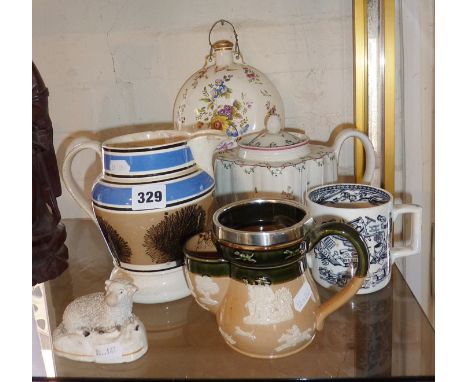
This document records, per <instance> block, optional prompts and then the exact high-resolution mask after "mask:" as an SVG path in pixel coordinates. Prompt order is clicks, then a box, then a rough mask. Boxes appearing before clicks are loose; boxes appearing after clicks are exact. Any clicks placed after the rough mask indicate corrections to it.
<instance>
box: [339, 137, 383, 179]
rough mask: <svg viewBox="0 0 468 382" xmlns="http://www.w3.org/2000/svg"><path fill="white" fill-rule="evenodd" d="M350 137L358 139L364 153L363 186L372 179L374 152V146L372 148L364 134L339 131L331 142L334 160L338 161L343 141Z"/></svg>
mask: <svg viewBox="0 0 468 382" xmlns="http://www.w3.org/2000/svg"><path fill="white" fill-rule="evenodd" d="M351 137H354V138H357V139H359V140H360V141H361V143H362V145H363V146H364V152H365V154H366V169H365V171H364V175H363V177H362V182H363V183H365V184H370V182H371V181H372V178H373V177H374V170H375V151H374V146H372V142H371V141H370V139H369V137H368V136H367V135H366V134H364V133H361V132H360V131H358V130H355V129H344V130H343V131H341V132H340V133H339V134H338V135H337V136H336V138H335V141H334V142H333V150H334V151H335V156H336V160H337V161H338V158H339V155H340V151H341V146H342V145H343V143H344V141H346V140H347V139H348V138H351Z"/></svg>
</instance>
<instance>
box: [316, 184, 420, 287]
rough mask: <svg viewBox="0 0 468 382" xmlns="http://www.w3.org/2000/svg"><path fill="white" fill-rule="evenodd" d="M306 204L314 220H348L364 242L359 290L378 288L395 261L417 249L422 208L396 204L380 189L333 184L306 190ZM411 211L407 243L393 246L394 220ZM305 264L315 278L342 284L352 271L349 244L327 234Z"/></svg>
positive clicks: (323, 282) (326, 283) (331, 284)
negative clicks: (366, 258)
mask: <svg viewBox="0 0 468 382" xmlns="http://www.w3.org/2000/svg"><path fill="white" fill-rule="evenodd" d="M307 206H308V207H309V210H310V213H311V215H312V216H313V217H314V219H315V221H317V222H320V223H323V222H330V221H337V222H346V223H348V224H349V225H351V226H352V227H353V228H354V229H356V231H358V232H359V234H360V236H361V237H362V239H363V240H364V242H365V243H366V246H367V249H368V251H369V263H370V268H369V272H368V275H367V277H366V279H365V281H364V284H363V285H362V288H361V289H360V290H359V292H358V294H365V293H371V292H375V291H378V290H380V289H382V288H383V287H385V286H386V285H387V284H388V283H389V281H390V277H391V269H392V264H393V263H394V262H395V260H396V259H398V258H400V257H404V256H410V255H415V254H417V253H419V251H420V249H421V214H422V208H421V207H420V206H417V205H415V204H400V205H394V203H393V197H392V195H391V194H390V193H389V192H387V191H385V190H383V189H380V188H377V187H371V186H366V185H363V184H333V185H329V186H322V187H317V188H314V189H312V190H310V191H308V193H307ZM403 214H411V217H412V221H411V235H412V237H411V243H410V245H409V246H407V247H393V246H392V233H393V232H392V227H393V222H394V221H395V220H396V219H397V218H398V216H400V215H403ZM310 257H311V258H309V259H310V261H309V263H311V268H312V275H313V276H314V279H315V281H317V283H319V284H320V285H322V286H323V287H326V288H333V289H338V288H340V287H343V286H345V285H346V284H347V283H348V281H349V279H350V278H351V277H352V273H353V268H354V265H353V248H352V246H351V245H350V243H349V242H348V241H347V240H345V239H343V238H342V237H337V236H329V237H326V238H324V239H323V240H321V241H320V242H319V243H318V244H317V245H316V246H315V248H314V249H313V252H312V253H311V256H310Z"/></svg>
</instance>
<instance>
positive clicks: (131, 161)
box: [104, 146, 193, 173]
mask: <svg viewBox="0 0 468 382" xmlns="http://www.w3.org/2000/svg"><path fill="white" fill-rule="evenodd" d="M111 160H113V161H114V160H117V161H125V162H127V164H128V165H129V166H130V170H129V173H135V172H140V171H158V170H162V169H164V170H167V169H169V168H171V167H176V166H182V165H184V164H186V163H189V162H191V161H193V156H192V152H191V151H190V148H188V147H187V146H183V147H181V148H180V149H177V150H172V151H168V152H163V153H161V152H159V153H158V152H155V153H152V154H146V155H112V154H109V153H106V152H104V169H105V170H106V171H111V172H112V170H111V168H110V163H111Z"/></svg>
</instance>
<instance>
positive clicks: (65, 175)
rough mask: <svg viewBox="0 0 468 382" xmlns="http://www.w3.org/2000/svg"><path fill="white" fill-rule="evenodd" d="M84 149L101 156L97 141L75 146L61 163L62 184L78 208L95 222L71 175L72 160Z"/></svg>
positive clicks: (88, 205) (87, 203)
mask: <svg viewBox="0 0 468 382" xmlns="http://www.w3.org/2000/svg"><path fill="white" fill-rule="evenodd" d="M85 149H91V150H93V151H95V152H96V153H97V154H98V155H99V157H100V156H101V143H99V142H97V141H89V142H83V143H81V144H79V145H76V146H75V147H73V148H72V149H71V150H70V152H69V153H68V154H67V156H66V157H65V160H64V161H63V165H62V179H63V183H65V187H66V188H67V190H68V191H69V192H70V194H71V196H72V197H73V199H75V200H76V202H77V203H78V204H79V206H80V207H81V208H82V209H83V210H84V211H85V212H86V213H87V214H88V215H89V216H90V217H91V219H93V220H94V221H95V222H96V217H95V216H94V212H93V210H92V208H91V205H90V203H89V201H88V200H87V198H85V196H84V193H83V191H82V190H80V188H79V187H78V185H77V183H76V181H75V179H74V178H73V175H72V163H73V159H74V158H75V156H76V154H78V153H79V152H80V151H81V150H85Z"/></svg>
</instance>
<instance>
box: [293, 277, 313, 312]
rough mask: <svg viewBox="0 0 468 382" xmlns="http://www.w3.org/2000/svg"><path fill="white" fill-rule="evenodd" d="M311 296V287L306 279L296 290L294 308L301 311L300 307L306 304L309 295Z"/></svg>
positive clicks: (302, 307)
mask: <svg viewBox="0 0 468 382" xmlns="http://www.w3.org/2000/svg"><path fill="white" fill-rule="evenodd" d="M311 296H312V289H310V285H309V283H308V282H307V281H304V284H302V286H301V289H299V292H297V294H296V296H295V297H294V309H296V310H297V311H298V312H302V309H304V307H305V306H306V305H307V302H308V301H309V299H310V297H311Z"/></svg>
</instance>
